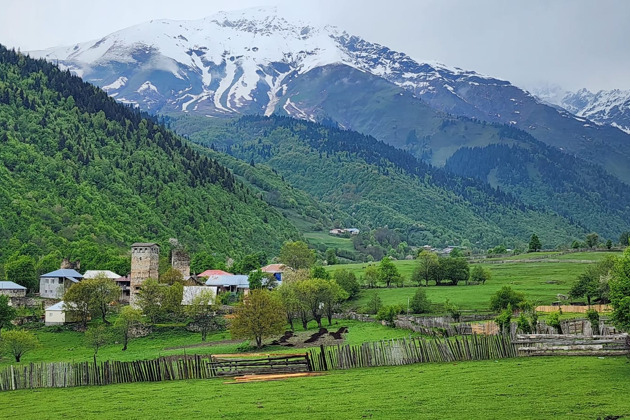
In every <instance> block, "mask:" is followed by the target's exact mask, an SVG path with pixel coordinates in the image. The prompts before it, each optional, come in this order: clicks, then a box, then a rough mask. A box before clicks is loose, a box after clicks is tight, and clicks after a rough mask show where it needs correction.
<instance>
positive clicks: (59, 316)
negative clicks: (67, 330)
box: [44, 300, 81, 326]
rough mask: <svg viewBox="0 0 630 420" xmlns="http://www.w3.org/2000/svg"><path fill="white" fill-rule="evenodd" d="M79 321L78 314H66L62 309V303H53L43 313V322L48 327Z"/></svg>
mask: <svg viewBox="0 0 630 420" xmlns="http://www.w3.org/2000/svg"><path fill="white" fill-rule="evenodd" d="M80 320H81V319H80V317H79V316H78V314H76V313H74V312H71V311H70V312H68V311H66V310H65V309H64V302H63V300H62V301H61V302H57V303H55V304H54V305H53V306H49V307H48V308H46V311H45V313H44V322H45V324H46V325H47V326H48V325H63V324H67V323H70V322H79V321H80Z"/></svg>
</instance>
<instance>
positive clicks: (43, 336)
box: [0, 319, 412, 367]
mask: <svg viewBox="0 0 630 420" xmlns="http://www.w3.org/2000/svg"><path fill="white" fill-rule="evenodd" d="M323 326H324V327H326V328H328V329H329V330H331V331H332V330H335V331H336V330H337V329H339V327H342V326H345V327H348V333H347V334H346V335H345V336H344V337H345V343H348V344H360V343H363V342H366V341H378V340H384V339H389V338H399V337H408V336H409V334H410V333H412V332H411V331H409V330H402V329H395V328H389V327H384V326H383V325H380V324H378V323H365V322H359V321H351V320H338V319H333V325H332V326H328V321H324V322H323ZM295 327H296V333H297V334H300V335H304V336H305V337H304V338H307V337H308V336H309V335H310V334H312V333H314V332H315V331H317V324H316V323H315V322H314V321H311V322H310V323H309V330H308V332H306V333H304V332H302V326H301V325H300V324H299V322H298V323H296V324H295ZM287 329H288V326H287ZM34 332H35V334H36V335H37V338H38V339H39V341H40V343H41V345H42V346H41V348H39V349H37V350H34V351H32V352H29V353H27V354H26V355H25V356H24V358H23V359H22V363H23V364H27V363H31V362H33V363H37V362H58V361H75V362H79V361H85V360H92V355H93V354H94V351H93V349H92V348H91V347H88V346H87V344H86V342H85V339H84V335H83V333H80V332H75V331H70V330H65V331H61V332H47V331H42V330H34ZM225 340H229V341H231V342H226V343H221V342H222V341H225ZM270 341H271V340H267V342H270ZM207 342H208V343H212V342H215V343H217V344H215V345H211V346H201V347H187V348H178V349H172V350H167V349H169V348H173V347H184V346H194V345H197V344H200V343H201V335H200V334H199V333H192V332H188V331H186V330H185V329H184V328H182V327H178V328H175V327H174V328H156V329H155V331H154V332H153V333H151V334H150V335H149V336H147V337H141V338H137V339H133V340H131V341H130V342H129V348H128V349H127V350H126V351H121V348H122V345H121V344H111V345H107V346H105V347H103V348H101V349H99V352H98V359H99V360H121V361H126V360H138V359H152V358H156V357H159V356H165V355H170V354H183V353H186V354H195V353H197V354H219V353H237V352H240V351H242V350H241V349H242V345H243V343H244V342H243V341H242V340H231V337H230V333H229V332H227V331H225V332H218V333H215V334H211V335H209V336H208V339H207ZM247 350H248V351H254V349H251V348H249V349H247ZM264 351H266V352H269V351H270V352H274V353H275V352H289V353H294V352H295V351H296V350H295V348H292V347H282V346H266V347H265V348H264ZM10 364H15V362H14V360H13V359H12V358H11V357H9V356H8V355H4V357H2V356H0V367H3V366H7V365H10Z"/></svg>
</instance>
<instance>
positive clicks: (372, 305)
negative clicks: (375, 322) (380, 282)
mask: <svg viewBox="0 0 630 420" xmlns="http://www.w3.org/2000/svg"><path fill="white" fill-rule="evenodd" d="M381 306H383V303H382V302H381V298H380V297H379V295H378V294H377V293H374V294H373V295H372V297H371V298H370V300H369V301H368V303H367V307H366V308H365V312H366V313H368V314H372V315H374V314H377V313H378V311H379V310H380V309H381Z"/></svg>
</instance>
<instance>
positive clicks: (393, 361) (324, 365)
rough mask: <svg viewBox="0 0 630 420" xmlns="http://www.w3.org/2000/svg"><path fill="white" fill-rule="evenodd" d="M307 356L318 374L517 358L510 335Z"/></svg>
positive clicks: (323, 350)
mask: <svg viewBox="0 0 630 420" xmlns="http://www.w3.org/2000/svg"><path fill="white" fill-rule="evenodd" d="M308 354H309V358H310V361H311V364H312V367H313V370H315V371H326V370H335V369H352V368H358V367H373V366H398V365H408V364H412V363H427V362H453V361H463V360H489V359H504V358H508V357H517V356H518V352H517V350H516V347H515V346H514V345H513V344H512V342H511V340H510V337H509V336H508V335H488V336H482V335H471V336H462V337H456V338H444V339H440V338H435V339H430V340H426V339H424V338H417V337H410V338H403V339H392V340H383V341H376V342H371V343H363V344H358V345H345V346H341V345H338V346H328V347H325V346H320V347H319V348H316V349H312V350H310V351H309V352H308Z"/></svg>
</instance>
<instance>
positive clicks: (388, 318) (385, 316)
mask: <svg viewBox="0 0 630 420" xmlns="http://www.w3.org/2000/svg"><path fill="white" fill-rule="evenodd" d="M399 313H400V307H398V306H396V305H388V306H383V307H382V308H381V309H380V310H379V311H378V313H377V314H376V319H378V320H379V321H385V322H387V325H389V326H390V327H393V326H394V320H396V316H397V315H398V314H399Z"/></svg>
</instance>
